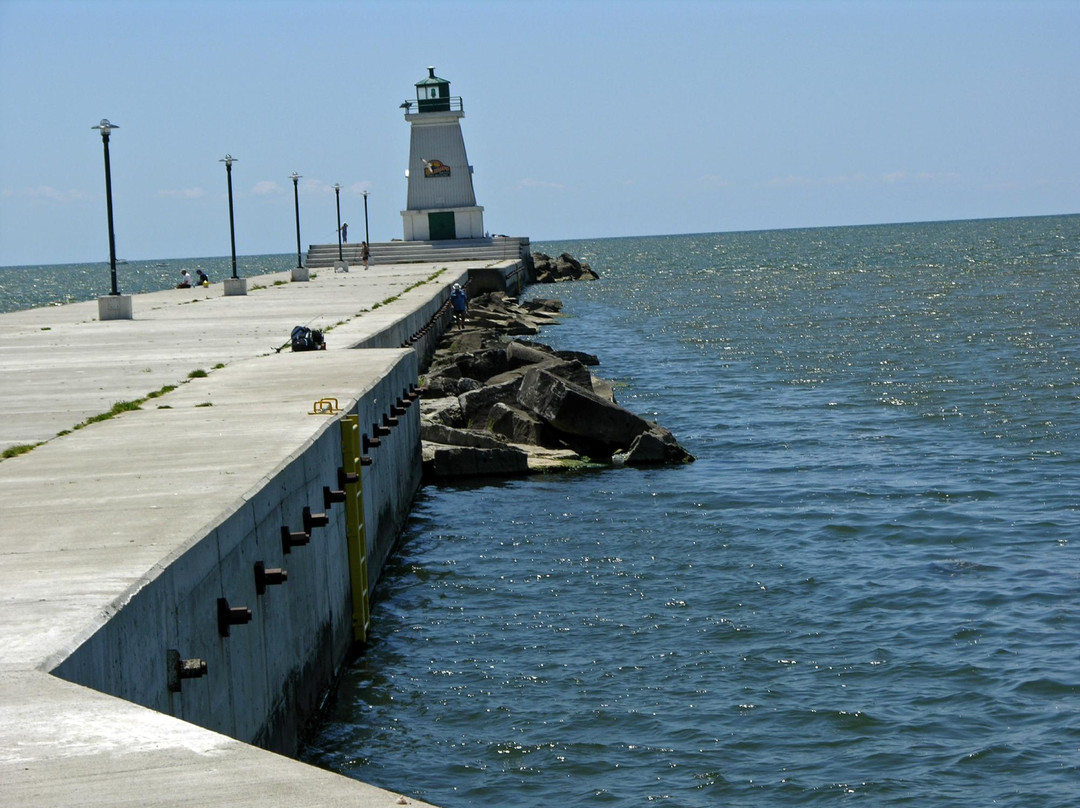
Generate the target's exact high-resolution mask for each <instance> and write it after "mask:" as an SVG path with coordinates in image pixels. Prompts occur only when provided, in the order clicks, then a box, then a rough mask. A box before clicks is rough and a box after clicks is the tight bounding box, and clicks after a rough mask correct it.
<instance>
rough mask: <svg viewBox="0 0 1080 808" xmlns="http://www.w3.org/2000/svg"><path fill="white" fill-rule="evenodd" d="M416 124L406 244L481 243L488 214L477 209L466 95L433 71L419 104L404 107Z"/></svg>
mask: <svg viewBox="0 0 1080 808" xmlns="http://www.w3.org/2000/svg"><path fill="white" fill-rule="evenodd" d="M401 106H402V108H403V109H404V110H405V120H406V121H408V122H409V125H410V136H409V168H408V171H406V172H405V175H406V176H407V177H408V180H409V194H408V201H407V203H406V208H407V209H406V210H403V211H402V212H401V218H402V220H403V225H404V236H405V241H444V240H448V239H465V238H481V237H483V235H484V209H483V208H482V207H479V206H478V205H477V204H476V194H475V193H474V192H473V183H472V166H471V165H469V159H468V157H466V155H465V140H464V138H462V136H461V119H462V118H464V117H465V110H464V107H463V106H462V103H461V97H460V96H451V95H450V82H449V81H447V80H446V79H441V78H439V77H438V76H436V75H435V68H434V67H429V68H428V75H427V77H426V78H424V79H421V80H420V81H418V82H416V101H406V102H405V103H404V104H402V105H401Z"/></svg>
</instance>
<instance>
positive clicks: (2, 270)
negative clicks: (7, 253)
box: [0, 254, 296, 312]
mask: <svg viewBox="0 0 1080 808" xmlns="http://www.w3.org/2000/svg"><path fill="white" fill-rule="evenodd" d="M294 266H296V255H295V254H292V255H242V256H237V257H236V272H237V275H239V276H240V277H241V278H251V277H254V276H257V275H265V274H267V273H269V272H285V271H286V270H289V269H291V268H292V267H294ZM181 269H186V270H188V271H189V272H190V273H191V275H192V277H194V276H195V270H197V269H201V270H203V272H205V273H206V274H207V275H208V276H209V277H210V280H211V281H212V282H214V283H220V282H221V281H222V280H224V279H225V278H229V277H232V257H231V256H225V257H218V258H168V259H161V260H150V261H125V262H124V263H121V264H117V266H116V285H117V290H118V291H119V292H120V294H124V295H138V294H142V293H144V292H158V291H161V290H162V289H172V288H174V287H175V286H176V284H178V283H179V282H180V270H181ZM111 291H112V270H111V268H110V266H109V262H108V261H104V262H97V263H89V264H45V265H41V266H21V267H0V312H7V311H19V310H21V309H32V308H36V307H38V306H60V305H63V304H65V303H77V302H80V301H84V300H96V299H97V297H98V296H99V295H107V294H109V292H111Z"/></svg>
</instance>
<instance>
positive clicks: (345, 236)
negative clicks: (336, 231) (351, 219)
mask: <svg viewBox="0 0 1080 808" xmlns="http://www.w3.org/2000/svg"><path fill="white" fill-rule="evenodd" d="M341 240H342V242H344V243H345V244H348V243H349V223H348V222H342V223H341Z"/></svg>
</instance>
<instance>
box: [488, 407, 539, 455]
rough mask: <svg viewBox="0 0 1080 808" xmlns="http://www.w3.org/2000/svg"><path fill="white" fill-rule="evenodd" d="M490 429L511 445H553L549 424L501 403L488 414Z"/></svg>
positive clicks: (528, 413) (518, 408)
mask: <svg viewBox="0 0 1080 808" xmlns="http://www.w3.org/2000/svg"><path fill="white" fill-rule="evenodd" d="M488 429H490V430H491V431H492V433H493V434H495V435H499V436H501V437H503V438H506V440H508V441H509V442H510V443H523V444H526V445H528V446H548V445H549V444H552V443H553V441H552V440H551V439H550V438H549V437H548V433H549V429H548V427H547V424H545V423H544V422H543V421H542V420H540V419H539V418H537V417H536V416H535V415H533V414H532V413H530V412H526V411H525V410H523V409H521V408H520V407H515V406H514V405H513V404H504V403H502V402H501V401H500V402H499V403H497V404H495V405H494V406H493V407H492V408H491V410H490V411H489V413H488Z"/></svg>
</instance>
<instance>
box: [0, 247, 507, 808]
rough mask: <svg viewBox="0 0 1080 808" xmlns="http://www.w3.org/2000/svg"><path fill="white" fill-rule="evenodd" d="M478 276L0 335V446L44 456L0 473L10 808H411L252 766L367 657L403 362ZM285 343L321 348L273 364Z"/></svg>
mask: <svg viewBox="0 0 1080 808" xmlns="http://www.w3.org/2000/svg"><path fill="white" fill-rule="evenodd" d="M479 268H481V267H480V266H479V265H476V264H470V263H468V262H450V263H444V264H407V265H380V266H377V267H372V268H371V269H370V270H368V271H366V272H357V273H334V272H333V271H331V270H325V269H324V270H319V271H317V272H312V273H311V276H312V277H311V279H310V280H309V281H306V282H302V283H300V282H298V283H293V282H291V275H290V273H287V272H286V273H281V274H280V275H267V276H260V277H259V278H257V279H254V280H253V281H252V282H251V283H249V286H248V293H247V294H246V295H244V296H225V294H224V292H223V287H222V286H221V285H220V284H214V285H213V286H211V287H209V288H208V289H204V288H196V289H184V290H177V289H170V290H166V291H162V292H156V293H152V294H147V295H138V296H136V297H135V298H134V299H133V305H132V308H133V319H131V320H111V321H101V320H99V319H98V317H97V303H96V301H94V302H88V303H78V304H73V305H68V306H62V307H49V308H43V309H34V310H31V311H24V312H16V313H12V314H3V315H0V376H2V378H3V379H4V383H3V385H2V387H0V412H2V413H3V416H4V417H3V418H2V419H0V447H3V448H5V449H7V448H10V447H15V446H23V445H33V444H40V445H37V446H36V447H35V448H33V449H32V450H31V451H28V452H26V453H25V454H21V455H18V456H16V457H12V458H9V459H6V460H4V461H2V462H0V554H2V559H3V561H2V564H0V803H2V804H4V805H19V806H69V805H70V806H76V805H78V806H94V805H102V806H105V805H109V806H116V805H132V806H136V805H137V806H154V805H170V806H176V805H181V806H183V805H192V806H194V805H199V806H205V805H206V804H216V805H230V806H248V805H250V806H256V805H258V806H260V808H266V806H286V805H287V806H290V807H293V806H307V805H311V806H315V805H319V806H326V805H350V806H390V805H403V804H411V805H422V803H418V802H416V801H415V800H412V799H408V800H406V799H404V798H402V797H400V795H399V794H397V793H392V792H388V791H384V790H381V789H378V788H374V787H371V786H367V785H365V784H362V783H358V782H355V781H353V780H350V779H348V778H344V777H339V776H336V775H333V774H330V773H327V772H323V771H320V770H318V769H314V768H312V767H308V766H305V765H303V764H301V763H299V762H296V761H294V760H291V759H289V758H287V757H283V756H281V755H279V754H275V753H274V752H271V751H266V750H276V751H279V752H285V753H291V752H293V751H294V750H295V744H296V731H297V729H298V727H299V726H300V724H301V723H302V722H303V721H304V720H305V719H306V718H307V717H308V716H310V715H311V713H312V710H313V709H314V708H315V706H316V704H317V702H318V699H319V697H320V695H321V693H322V692H324V691H325V687H326V686H327V685H328V684H329V682H330V681H331V680H332V677H333V675H334V673H335V671H336V670H337V668H338V667H339V666H340V664H341V663H342V661H343V660H344V658H345V656H346V653H347V651H348V649H349V648H350V646H353V645H354V643H355V642H356V641H357V639H358V638H362V636H363V633H364V631H365V625H366V623H365V621H366V620H367V619H369V618H368V615H367V614H366V612H365V610H366V608H367V605H366V604H367V598H368V597H369V595H370V592H371V590H372V589H373V588H374V585H375V582H376V580H377V579H378V574H379V571H380V569H381V567H382V564H383V562H384V561H385V558H386V556H387V554H388V553H389V552H390V550H391V548H392V545H393V542H394V540H395V538H396V536H397V533H398V531H399V529H400V527H401V524H402V522H403V520H404V518H405V517H406V515H407V512H408V509H409V506H410V503H411V500H412V496H413V494H414V493H415V491H416V488H417V486H418V485H419V416H418V410H419V407H418V406H412V405H413V404H414V400H413V398H412V397H411V396H410V393H412V392H413V391H414V388H415V386H416V382H417V369H418V355H417V354H418V352H423V351H425V350H428V349H430V348H431V347H432V346H433V344H434V341H435V340H436V339H437V337H438V333H439V332H440V330H441V325H440V318H441V315H440V314H439V313H440V311H441V307H442V306H443V304H444V302H445V301H446V298H447V295H448V292H449V288H450V286H451V284H453V283H454V282H460V281H463V280H464V279H465V278H466V277H467V276H468V275H469V272H470V270H471V269H479ZM487 268H488V270H490V269H491V267H490V266H488V267H487ZM519 269H520V267H519V265H518V263H517V262H514V261H510V262H506V265H505V266H504V267H502V268H501V270H500V271H505V272H506V273H507V274H508V276H509V275H516V274H517V273H518V272H519ZM298 324H306V325H308V326H309V327H311V328H319V329H322V330H324V331H325V333H326V340H327V344H328V349H327V350H326V351H318V352H306V353H292V352H290V351H289V349H288V348H285V350H283V351H281V352H278V351H277V350H276V349H277V348H279V347H281V346H282V345H283V344H284V343H286V342H287V340H288V337H289V333H290V331H291V329H292V327H293V326H295V325H298ZM432 324H434V325H432ZM361 346H363V349H360V348H361ZM118 404H123V406H117V405H118ZM110 412H114V413H118V414H116V415H115V417H110V418H107V419H104V420H98V416H101V415H102V414H105V413H110ZM265 573H273V574H271V575H269V577H267V575H266V574H265ZM268 581H269V583H268ZM260 747H262V748H260ZM407 785H408V784H402V789H403V790H407Z"/></svg>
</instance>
